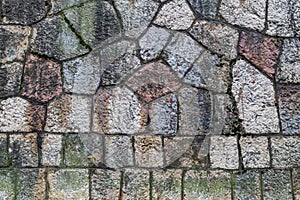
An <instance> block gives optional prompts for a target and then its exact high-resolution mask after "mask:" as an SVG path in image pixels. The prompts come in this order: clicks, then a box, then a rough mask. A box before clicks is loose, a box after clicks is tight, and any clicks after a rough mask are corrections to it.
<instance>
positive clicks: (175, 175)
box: [152, 170, 182, 200]
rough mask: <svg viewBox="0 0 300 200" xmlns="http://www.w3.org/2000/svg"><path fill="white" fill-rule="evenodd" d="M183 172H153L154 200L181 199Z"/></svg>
mask: <svg viewBox="0 0 300 200" xmlns="http://www.w3.org/2000/svg"><path fill="white" fill-rule="evenodd" d="M181 175H182V171H181V170H168V171H154V172H153V183H152V184H153V194H152V195H153V198H154V199H165V200H180V199H181Z"/></svg>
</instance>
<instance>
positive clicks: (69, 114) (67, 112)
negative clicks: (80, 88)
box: [45, 95, 92, 133]
mask: <svg viewBox="0 0 300 200" xmlns="http://www.w3.org/2000/svg"><path fill="white" fill-rule="evenodd" d="M91 104H92V100H91V98H90V97H85V96H75V95H73V96H71V95H63V96H61V97H60V98H58V99H55V101H53V102H51V103H50V104H49V106H48V112H47V121H46V127H45V130H46V131H51V132H62V133H67V132H88V131H89V129H90V121H91V116H90V115H91V109H92V106H91Z"/></svg>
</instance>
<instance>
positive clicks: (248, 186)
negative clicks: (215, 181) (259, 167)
mask: <svg viewBox="0 0 300 200" xmlns="http://www.w3.org/2000/svg"><path fill="white" fill-rule="evenodd" d="M233 192H234V199H253V200H259V199H261V192H260V180H259V173H258V172H256V171H246V172H242V173H234V174H233Z"/></svg>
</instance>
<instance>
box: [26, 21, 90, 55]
mask: <svg viewBox="0 0 300 200" xmlns="http://www.w3.org/2000/svg"><path fill="white" fill-rule="evenodd" d="M32 51H33V52H36V53H38V54H41V55H46V56H48V57H53V58H55V59H58V60H64V59H70V58H74V57H76V56H79V55H83V54H85V53H87V52H88V51H89V50H88V49H87V48H86V47H85V46H84V45H82V44H81V42H80V40H79V39H78V37H77V36H76V34H75V33H74V32H73V31H72V30H71V29H70V27H69V25H68V24H67V23H66V22H65V21H64V19H63V17H60V16H55V17H53V18H46V19H44V20H43V21H41V22H39V23H37V24H35V25H34V31H33V39H32Z"/></svg>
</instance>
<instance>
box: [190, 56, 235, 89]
mask: <svg viewBox="0 0 300 200" xmlns="http://www.w3.org/2000/svg"><path fill="white" fill-rule="evenodd" d="M229 69H230V67H229V63H228V62H226V61H224V60H221V59H220V58H219V57H218V56H217V55H213V54H211V53H209V52H208V51H206V52H204V53H203V54H202V55H201V56H200V57H199V59H198V60H197V61H196V62H195V64H194V66H193V68H192V69H191V70H190V71H189V72H188V73H187V75H186V76H185V78H184V81H185V82H186V83H189V84H191V85H193V86H195V87H204V88H207V89H208V90H211V91H214V92H218V93H226V92H227V87H228V82H229Z"/></svg>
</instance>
